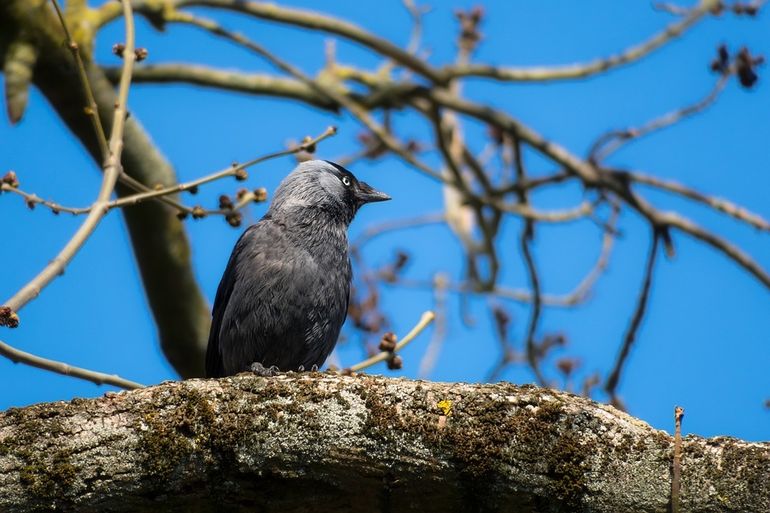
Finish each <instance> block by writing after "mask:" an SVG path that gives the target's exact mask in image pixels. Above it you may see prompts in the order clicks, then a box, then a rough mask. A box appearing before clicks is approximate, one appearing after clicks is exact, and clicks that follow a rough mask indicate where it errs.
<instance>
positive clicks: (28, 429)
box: [0, 405, 77, 510]
mask: <svg viewBox="0 0 770 513" xmlns="http://www.w3.org/2000/svg"><path fill="white" fill-rule="evenodd" d="M59 414H60V413H59V411H58V409H55V408H53V407H49V406H48V405H41V406H38V407H34V408H30V409H29V410H24V409H11V410H8V411H7V412H6V415H8V416H10V417H11V418H12V419H13V423H14V424H15V425H16V426H17V428H18V433H19V435H18V437H17V438H15V439H14V440H13V443H11V442H10V441H7V442H3V443H0V454H2V455H11V456H13V457H15V458H17V459H18V460H19V462H20V463H21V469H20V472H19V480H20V482H21V485H22V486H24V488H25V490H26V491H27V493H29V494H30V495H31V496H32V497H34V498H35V499H37V501H38V505H37V507H36V508H37V509H38V510H48V509H50V508H51V507H54V508H60V507H63V506H65V505H66V504H68V503H69V499H68V492H70V491H71V490H72V486H73V485H74V483H75V481H76V478H77V468H76V467H75V465H73V463H72V454H71V453H70V452H69V451H66V450H63V449H59V450H56V451H53V452H51V451H49V450H48V449H47V446H46V442H47V440H49V439H51V438H55V437H57V436H60V435H62V434H63V433H64V430H63V428H62V425H61V422H60V420H59V418H58V415H59Z"/></svg>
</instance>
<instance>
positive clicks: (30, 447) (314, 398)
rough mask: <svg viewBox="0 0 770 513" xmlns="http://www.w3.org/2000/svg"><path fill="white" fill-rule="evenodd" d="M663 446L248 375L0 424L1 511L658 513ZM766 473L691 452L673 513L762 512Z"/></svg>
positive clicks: (590, 414)
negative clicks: (676, 512)
mask: <svg viewBox="0 0 770 513" xmlns="http://www.w3.org/2000/svg"><path fill="white" fill-rule="evenodd" d="M673 447H674V442H673V439H672V437H671V436H669V435H668V434H666V433H665V432H662V431H658V430H655V429H652V428H651V427H650V426H648V425H647V424H645V423H644V422H641V421H639V420H637V419H634V418H633V417H631V416H629V415H627V414H625V413H623V412H620V411H618V410H616V409H614V408H612V407H610V406H605V405H601V404H598V403H595V402H593V401H590V400H588V399H584V398H581V397H576V396H574V395H571V394H567V393H562V392H556V391H553V390H547V389H540V388H536V387H532V386H527V387H516V386H514V385H511V384H508V383H500V384H496V385H471V384H462V383H431V382H425V381H410V380H403V379H388V378H382V377H373V376H367V375H362V374H359V375H358V376H356V377H346V376H339V375H331V374H320V373H303V374H293V375H292V374H289V375H284V376H279V377H273V378H261V377H256V376H253V375H250V374H243V375H240V376H235V377H231V378H225V379H221V380H189V381H182V382H171V383H166V384H163V385H159V386H156V387H150V388H144V389H141V390H136V391H131V392H122V393H118V394H108V395H107V396H106V397H102V398H98V399H87V400H83V399H78V400H75V401H72V402H70V403H64V402H58V403H50V404H40V405H34V406H29V407H27V408H24V409H13V410H9V411H7V412H4V413H0V509H2V510H3V511H4V512H5V513H18V512H22V511H24V512H26V511H32V510H35V509H56V510H63V511H74V510H77V511H105V512H118V511H142V510H153V511H157V510H158V508H159V507H162V509H163V510H165V511H183V510H184V511H190V510H195V511H201V512H207V511H212V512H213V511H222V509H223V508H224V509H226V510H259V511H265V512H273V511H275V512H277V511H280V512H282V513H292V512H299V511H308V510H312V511H314V512H316V513H325V512H332V511H335V512H337V511H421V512H433V511H442V512H444V511H511V512H513V511H515V512H517V513H528V512H534V511H591V512H594V513H604V512H607V513H610V512H611V513H617V512H625V511H633V512H635V513H653V512H656V513H657V512H662V511H666V510H667V505H668V502H669V498H670V493H671V459H672V451H673ZM769 461H770V444H767V443H750V442H744V441H740V440H735V439H732V438H711V439H704V438H700V437H697V436H690V437H687V438H685V439H684V440H683V441H682V459H681V470H682V473H681V481H682V487H681V494H680V503H681V506H682V511H688V512H691V513H706V512H714V513H722V512H724V513H727V512H728V511H741V512H745V513H754V512H756V513H760V512H761V513H765V512H767V511H768V510H770V465H768V462H769ZM300 491H301V493H300Z"/></svg>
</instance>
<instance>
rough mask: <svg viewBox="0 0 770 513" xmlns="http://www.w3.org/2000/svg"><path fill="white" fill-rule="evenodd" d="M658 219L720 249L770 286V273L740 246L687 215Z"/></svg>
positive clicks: (664, 224)
mask: <svg viewBox="0 0 770 513" xmlns="http://www.w3.org/2000/svg"><path fill="white" fill-rule="evenodd" d="M658 219H659V220H660V221H661V225H662V226H671V227H672V228H676V229H678V230H680V231H682V232H684V233H687V234H689V235H691V236H692V237H695V238H696V239H698V240H701V241H703V242H705V243H706V244H708V245H709V246H711V247H712V248H714V249H716V250H718V251H719V252H721V253H722V254H724V255H725V256H727V257H728V258H729V259H730V260H732V261H733V262H735V263H736V264H738V265H739V266H740V267H742V268H743V269H745V270H746V271H748V272H749V273H751V274H752V275H754V277H755V278H756V279H758V280H759V281H760V282H761V283H762V284H763V285H764V286H765V287H767V288H770V274H768V273H767V271H765V270H764V269H763V268H762V267H761V266H760V265H759V264H758V263H757V262H756V261H755V260H754V259H753V258H751V256H749V255H748V254H746V253H745V252H744V251H743V250H741V249H740V248H739V247H737V246H735V245H733V244H731V243H729V242H727V241H726V240H724V239H722V238H721V237H719V236H717V235H715V234H713V233H711V232H710V231H708V230H706V229H704V228H702V227H701V226H698V225H697V224H695V223H693V222H692V221H690V220H689V219H687V218H686V217H683V216H680V215H678V214H675V213H673V212H667V213H662V214H660V216H659V218H658Z"/></svg>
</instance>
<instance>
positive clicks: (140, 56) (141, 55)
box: [134, 48, 150, 62]
mask: <svg viewBox="0 0 770 513" xmlns="http://www.w3.org/2000/svg"><path fill="white" fill-rule="evenodd" d="M149 54H150V52H148V51H147V48H137V49H136V50H134V55H136V62H142V61H143V60H145V59H146V58H147V56H148V55H149Z"/></svg>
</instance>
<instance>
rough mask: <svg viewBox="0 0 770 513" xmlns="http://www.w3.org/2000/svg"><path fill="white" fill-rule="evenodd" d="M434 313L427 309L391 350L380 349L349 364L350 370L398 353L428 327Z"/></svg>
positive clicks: (362, 367) (378, 361) (383, 359)
mask: <svg viewBox="0 0 770 513" xmlns="http://www.w3.org/2000/svg"><path fill="white" fill-rule="evenodd" d="M435 317H436V316H435V314H434V313H433V312H431V311H427V312H425V313H423V314H422V317H420V320H419V321H418V322H417V324H416V325H415V326H414V328H412V330H411V331H410V332H409V333H407V334H406V335H404V337H403V338H402V339H401V340H399V341H398V343H397V344H396V348H395V349H394V350H393V351H382V352H380V353H378V354H376V355H374V356H372V357H371V358H367V359H366V360H364V361H363V362H360V363H357V364H355V365H353V366H351V367H350V368H349V369H347V370H349V371H350V372H360V371H362V370H364V369H367V368H369V367H371V366H372V365H375V364H378V363H380V362H384V361H385V360H387V359H388V358H390V357H391V356H392V355H393V354H395V353H398V352H399V351H401V350H402V349H403V348H404V347H406V345H407V344H409V343H410V342H411V341H412V340H414V339H415V338H416V337H417V335H419V334H420V333H422V330H424V329H425V328H427V327H428V325H429V324H430V323H431V322H433V319H435Z"/></svg>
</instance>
